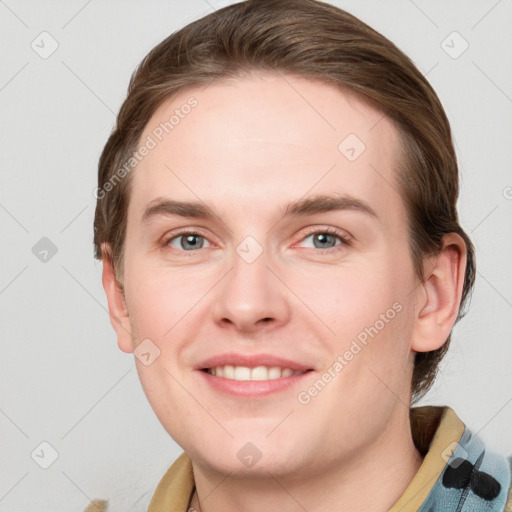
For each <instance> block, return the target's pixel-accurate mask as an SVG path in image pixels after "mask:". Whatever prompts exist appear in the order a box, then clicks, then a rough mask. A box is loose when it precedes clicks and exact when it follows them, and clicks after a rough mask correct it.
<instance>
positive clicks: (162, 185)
mask: <svg viewBox="0 0 512 512" xmlns="http://www.w3.org/2000/svg"><path fill="white" fill-rule="evenodd" d="M140 145H141V146H142V145H147V146H148V147H149V146H151V149H150V150H149V151H147V152H146V153H147V154H146V155H145V156H144V158H142V159H141V161H140V163H139V164H138V165H137V167H136V169H135V171H133V176H132V179H133V183H132V196H131V199H130V207H129V210H130V211H132V212H133V211H138V212H139V213H140V212H141V211H142V210H143V209H144V207H145V206H146V205H147V204H148V203H149V202H150V201H152V200H154V199H155V198H157V197H161V196H170V197H172V198H175V199H178V200H196V201H197V200H200V201H201V200H204V201H205V202H207V203H208V204H211V205H213V206H214V207H216V208H217V207H218V208H219V209H226V208H235V209H244V211H247V210H250V209H252V210H254V213H255V214H258V213H260V214H261V213H262V212H263V211H268V210H269V209H270V208H273V207H274V205H277V206H281V205H282V204H284V203H286V202H288V201H292V200H297V199H299V198H301V197H304V196H305V195H308V193H311V194H320V193H328V192H340V193H346V194H348V195H351V196H354V197H362V198H364V199H365V200H366V201H367V202H369V203H372V204H374V205H376V209H379V208H380V209H384V210H386V209H392V208H393V205H394V207H395V209H396V208H397V206H398V207H399V206H400V205H397V204H396V203H397V202H399V203H401V198H400V197H399V196H398V193H397V186H396V185H395V172H396V167H397V161H398V159H399V155H398V147H399V145H398V133H397V130H396V128H395V127H394V125H393V123H392V121H391V120H390V119H388V118H387V117H385V116H384V115H383V114H382V113H381V112H380V111H378V110H376V109H375V108H374V107H372V106H370V105H369V104H368V103H367V102H363V101H362V100H361V99H360V98H358V97H357V96H356V95H354V94H352V93H349V92H347V91H342V90H340V89H338V88H335V87H334V86H332V85H328V84H326V83H323V82H320V81H318V80H311V79H306V78H303V77H298V76H293V75H281V74H253V75H251V76H247V77H243V78H237V79H230V80H220V81H217V82H214V83H212V84H210V85H209V86H207V87H206V88H204V87H203V88H198V87H194V88H189V89H186V90H183V91H181V92H180V93H179V94H177V95H176V96H174V97H172V98H170V99H168V100H167V101H165V102H164V103H163V104H162V105H161V106H160V107H159V108H158V109H157V111H156V112H155V113H154V115H153V116H152V118H151V119H150V121H149V122H148V124H147V126H146V127H145V129H144V132H143V134H142V136H141V139H140ZM402 213H403V212H402Z"/></svg>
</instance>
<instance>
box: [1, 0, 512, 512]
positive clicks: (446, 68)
mask: <svg viewBox="0 0 512 512" xmlns="http://www.w3.org/2000/svg"><path fill="white" fill-rule="evenodd" d="M227 3H232V2H223V3H219V2H215V1H210V2H206V1H203V0H195V1H189V2H178V1H169V0H166V1H163V0H160V1H157V0H151V1H148V2H143V1H139V2H135V1H120V0H116V1H109V2H105V1H104V2H101V1H100V0H89V1H84V0H73V1H59V2H56V1H45V2H35V1H28V0H5V1H0V27H1V32H0V34H1V36H0V37H1V48H2V66H1V70H0V102H1V109H2V110H1V112H2V123H1V128H0V129H1V180H2V181H1V188H0V222H1V233H2V237H1V241H2V250H1V251H0V269H1V273H0V312H1V349H2V357H1V362H0V365H1V372H0V389H1V391H0V434H1V441H0V511H1V512H7V511H9V512H21V511H29V510H37V511H38V512H50V511H52V512H55V511H57V510H59V511H82V510H83V509H84V508H85V507H86V506H87V504H88V502H89V499H90V498H95V497H100V498H105V499H109V500H110V510H111V511H113V512H115V511H121V510H122V511H126V512H129V511H135V510H145V509H146V507H147V504H148V502H149V499H150V497H151V495H152V492H153V491H154V488H155V486H156V484H157V483H158V481H159V480H160V478H161V476H162V475H163V473H164V472H165V470H166V469H167V468H168V466H169V465H170V464H171V463H172V462H173V460H174V459H175V458H176V457H177V456H178V455H179V453H181V451H182V450H181V448H180V447H179V446H177V445H176V444H175V443H174V442H173V440H172V439H171V438H170V437H169V436H168V435H167V433H166V432H165V431H164V429H163V428H162V427H161V425H160V424H159V422H158V420H157V418H156V416H155V415H154V413H153V411H152V410H151V408H150V406H149V405H148V403H147V401H146V398H145V396H144V394H143V391H142V389H141V386H140V384H139V381H138V377H137V373H136V370H135V365H134V360H133V355H131V354H130V355H126V354H124V353H122V352H121V351H119V349H118V348H117V344H116V339H115V336H114V332H113V330H112V328H111V326H110V323H109V318H108V314H107V312H106V311H107V310H106V305H107V303H106V299H105V295H104V292H103V289H102V286H101V265H100V264H99V263H98V262H96V261H95V260H94V259H93V246H92V223H93V214H94V207H95V199H94V197H93V189H94V188H95V186H96V172H97V161H98V157H99V154H100V151H101V149H102V147H103V145H104V144H105V142H106V140H107V137H108V135H109V133H110V130H111V128H112V126H113V123H114V116H115V113H117V111H118V109H119V107H120V105H121V102H122V101H123V99H124V97H125V93H126V88H127V85H128V80H129V78H130V75H131V72H132V71H133V70H134V68H135V66H136V65H137V64H138V63H139V61H140V60H141V59H142V58H143V56H144V55H145V54H146V53H147V52H148V51H149V50H150V49H151V48H152V47H153V46H154V45H155V44H157V43H158V42H160V41H161V40H162V39H163V38H165V37H166V36H168V35H169V34H170V33H171V32H173V31H174V30H176V29H177V28H180V27H182V26H184V25H185V24H187V23H188V22H190V21H192V20H193V19H196V18H199V17H201V16H203V15H205V14H207V13H208V12H211V10H212V8H218V7H220V6H223V5H227ZM332 3H335V4H336V5H338V6H340V7H342V8H345V9H347V10H348V11H349V12H351V13H353V14H355V15H356V16H359V17H360V18H361V19H362V20H364V21H365V22H367V23H369V24H370V25H372V26H373V27H375V28H376V29H377V30H379V31H381V32H382V33H384V34H385V35H386V36H388V37H389V38H390V39H391V40H392V41H394V42H395V43H396V44H397V45H398V46H399V47H400V48H402V49H403V50H404V51H405V52H406V53H407V54H408V55H409V56H410V57H411V58H412V59H413V61H414V62H415V63H416V64H417V66H418V67H419V68H420V69H421V70H422V71H423V72H424V73H425V74H427V76H428V79H429V80H430V81H431V83H432V84H433V86H434V88H435V89H436V91H437V92H438V94H439V96H440V98H441V101H442V102H443V104H444V106H445V108H446V111H447V113H448V116H449V118H450V121H451V123H452V128H453V131H454V134H455V141H456V147H457V150H458V156H459V159H460V168H461V172H462V175H463V178H462V184H461V197H460V216H461V221H462V225H463V227H464V228H465V229H466V230H467V231H468V233H470V235H471V236H472V239H473V241H474V243H475V245H476V249H477V261H478V277H477V283H476V290H475V293H474V296H473V300H472V303H471V308H470V312H469V313H468V315H467V317H466V318H465V319H464V320H463V321H462V322H461V323H460V324H458V326H457V327H456V328H455V331H454V335H453V342H452V347H451V350H450V353H449V355H448V356H447V358H446V359H445V361H444V363H443V365H442V374H441V376H440V378H439V379H438V381H437V384H436V385H435V387H434V389H433V390H432V392H430V393H429V395H428V396H427V397H426V399H425V400H423V401H422V402H421V403H433V404H441V405H443V404H448V405H450V406H452V407H453V408H454V409H455V411H456V412H457V413H458V414H459V416H460V417H461V418H462V419H463V421H464V422H465V423H466V424H467V425H469V426H471V428H472V429H473V431H474V432H478V434H479V435H480V436H481V437H482V438H483V439H484V441H485V442H486V443H487V444H488V445H489V448H490V449H495V450H499V451H501V452H503V453H504V454H508V453H510V452H511V451H512V438H511V436H510V432H511V431H512V428H511V425H512V372H511V367H512V357H511V356H512V341H511V330H512V329H511V328H512V314H511V313H512V270H511V267H510V262H511V261H512V258H511V255H512V241H511V234H512V188H511V187H512V172H511V169H512V154H511V153H512V152H511V140H512V139H511V132H512V129H511V127H512V124H511V121H512V99H511V98H512V59H511V53H512V52H511V49H512V31H511V30H510V27H511V26H512V3H511V1H510V0H500V1H496V0H476V1H471V2H468V1H467V0H457V1H455V0H451V1H441V0H437V1H433V0H429V1H427V0H415V1H414V2H413V1H412V0H393V1H389V0H387V1H386V2H383V1H376V0H374V1H369V0H368V1H361V0H343V1H338V2H332ZM44 31H46V32H48V33H49V34H50V36H47V35H40V34H41V32H44ZM454 31H456V32H458V34H459V35H460V37H459V36H458V35H456V34H455V35H454V34H452V33H453V32H454ZM462 38H463V39H462ZM52 40H55V41H56V42H57V44H58V48H57V49H56V51H55V52H54V53H53V54H52V55H50V56H48V57H47V58H42V57H41V56H40V54H41V53H43V54H44V52H49V50H51V45H52V44H55V43H53V42H52ZM443 41H444V43H443ZM464 41H467V43H468V44H469V47H468V49H467V50H466V51H465V52H464V53H462V54H461V55H457V54H458V53H459V52H460V51H461V50H462V49H463V48H464V44H465V43H464ZM31 44H32V45H33V46H34V47H35V48H36V49H37V51H36V50H35V49H33V48H32V47H31ZM38 52H39V53H38ZM447 52H448V53H447ZM449 53H451V56H450V55H449ZM44 56H46V55H44ZM454 56H457V58H454ZM42 237H47V238H49V239H50V240H51V241H52V243H53V244H54V245H55V246H56V248H57V253H56V254H55V255H54V256H53V257H52V256H51V252H50V253H49V254H48V255H47V260H48V261H46V262H42V261H40V260H39V259H38V258H37V257H36V255H35V254H34V253H33V252H32V248H33V247H34V246H35V245H36V243H38V241H39V240H40V239H41V238H42ZM36 252H37V251H36ZM40 257H42V255H40ZM43 441H45V442H47V443H49V444H50V445H51V447H50V446H47V445H42V446H41V445H40V443H41V442H43ZM52 450H55V452H56V455H58V458H57V459H56V460H55V462H54V463H53V464H51V465H50V467H49V468H48V469H42V468H41V467H40V465H41V464H43V465H44V464H49V463H50V462H51V461H52V459H51V457H52V454H53V451H52ZM31 454H32V455H31ZM36 461H37V462H36Z"/></svg>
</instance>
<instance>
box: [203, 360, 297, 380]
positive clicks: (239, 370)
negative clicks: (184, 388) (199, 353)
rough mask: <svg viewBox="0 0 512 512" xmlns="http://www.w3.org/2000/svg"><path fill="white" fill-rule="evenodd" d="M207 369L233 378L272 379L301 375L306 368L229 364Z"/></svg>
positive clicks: (214, 373) (221, 375) (216, 374)
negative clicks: (293, 368) (295, 369)
mask: <svg viewBox="0 0 512 512" xmlns="http://www.w3.org/2000/svg"><path fill="white" fill-rule="evenodd" d="M207 371H208V373H209V374H210V375H215V376H216V377H225V378H226V379H233V380H272V379H279V378H280V377H290V376H291V375H299V374H301V373H304V371H305V370H303V371H294V370H291V369H290V368H281V367H279V366H270V367H269V366H256V367H255V368H249V367H247V366H231V365H229V364H227V365H225V366H216V367H215V368H208V370H207Z"/></svg>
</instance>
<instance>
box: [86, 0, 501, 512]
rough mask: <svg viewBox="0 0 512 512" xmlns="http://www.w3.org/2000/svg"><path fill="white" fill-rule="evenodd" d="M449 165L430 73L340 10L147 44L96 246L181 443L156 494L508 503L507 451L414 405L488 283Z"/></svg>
mask: <svg viewBox="0 0 512 512" xmlns="http://www.w3.org/2000/svg"><path fill="white" fill-rule="evenodd" d="M457 174H458V171H457V163H456V156H455V151H454V148H453V145H452V140H451V133H450V126H449V123H448V120H447V118H446V115H445V113H444V111H443V108H442V106H441V104H440V102H439V100H438V98H437V96H436V94H435V93H434V91H433V90H432V88H431V87H430V85H429V84H428V82H427V81H426V80H425V78H424V77H423V76H422V75H421V74H420V73H419V71H418V70H417V69H416V68H415V67H414V65H413V64H412V63H411V62H410V60H408V58H407V57H406V56H405V55H404V54H403V53H401V52H400V51H399V50H398V49H397V48H396V47H395V46H394V45H393V44H392V43H391V42H390V41H389V40H387V39H386V38H384V37H383V36H382V35H380V34H378V33H377V32H375V31H374V30H373V29H371V28H370V27H368V26H367V25H365V24H364V23H362V22H361V21H360V20H358V19H356V18H354V17H353V16H351V15H349V14H347V13H346V12H343V11H341V10H339V9H337V8H335V7H332V6H329V5H327V4H322V3H318V2H315V1H313V0H299V1H297V0H293V1H286V0H282V1H267V0H259V1H249V2H244V3H240V4H235V5H231V6H229V7H226V8H224V9H221V10H219V11H217V12H215V13H213V14H211V15H209V16H206V17H205V18H202V19H201V20H199V21H196V22H194V23H192V24H190V25H188V26H187V27H185V28H184V29H182V30H181V31H179V32H177V33H175V34H173V35H171V36H170V37H169V38H167V39H166V40H165V41H163V42H162V43H161V44H159V45H158V46H157V47H156V48H155V49H153V50H152V51H151V52H150V54H149V55H148V56H147V57H146V58H145V59H144V61H143V62H142V64H141V66H140V67H139V69H138V70H137V72H136V73H135V74H134V76H133V77H132V80H131V83H130V89H129V94H128V97H127V99H126V101H125V102H124V104H123V106H122V108H121V111H120V113H119V116H118V121H117V126H116V128H115V130H114V131H113V133H112V135H111V136H110V138H109V140H108V142H107V145H106V147H105V149H104V152H103V154H102V157H101V160H100V168H99V183H98V193H97V196H98V203H97V209H96V218H95V240H94V241H95V247H96V257H97V258H100V259H102V261H103V265H104V266H103V285H104V288H105V291H106V294H107V298H108V304H109V310H110V314H111V319H112V325H113V327H114V329H115V331H116V333H117V338H118V344H119V347H120V349H121V350H123V351H125V352H134V353H135V355H136V365H137V370H138V373H139V377H140V380H141V383H142V386H143V389H144V391H145V393H146V396H147V398H148V400H149V402H150V404H151V406H152V407H153V409H154V411H155V413H156V415H157V416H158V418H159V420H160V422H161V423H162V425H163V426H164V428H165V429H166V430H167V432H169V434H170V436H171V437H172V438H173V439H174V440H175V441H176V442H177V443H178V444H179V445H180V446H181V447H182V448H183V449H184V453H183V454H182V455H181V456H180V457H179V458H178V460H177V461H175V462H174V464H173V465H172V466H171V468H170V469H169V471H168V472H167V473H166V474H165V475H164V477H163V478H162V480H161V482H160V483H159V485H158V487H157V489H156V491H155V493H154V495H153V498H152V501H151V504H150V506H149V511H150V512H156V511H173V512H182V511H186V510H189V509H190V510H196V511H203V512H218V511H221V510H223V511H224V510H230V511H236V510H244V511H246V512H253V511H260V510H280V511H287V512H292V511H294V512H295V511H299V510H307V511H308V512H316V511H320V510H343V511H344V512H355V511H361V510H365V511H366V510H372V511H373V512H381V511H382V512H385V511H393V512H398V511H422V512H427V511H442V512H451V511H474V510H488V511H503V510H505V507H506V500H507V492H508V488H509V484H510V469H509V467H508V462H507V460H506V459H505V458H504V457H502V456H500V455H498V454H493V453H489V452H488V451H486V450H485V449H484V446H483V445H482V443H481V441H480V440H479V439H478V437H476V436H474V435H473V434H472V433H471V431H470V430H469V429H468V428H467V427H466V426H465V425H464V423H463V422H462V421H461V420H460V419H459V418H458V417H457V415H456V414H455V412H454V411H453V410H452V409H451V408H449V407H446V406H444V407H433V406H429V407H412V408H411V403H413V402H414V401H415V400H417V399H418V398H419V397H420V396H422V395H423V394H424V393H425V392H426V391H427V390H428V389H429V387H430V386H431V384H432V382H433V380H434V377H435V374H436V369H437V365H438V363H439V361H440V359H441V358H442V356H443V355H444V353H445V352H446V350H447V348H448V344H449V339H450V333H451V330H452V327H453V325H454V324H455V322H456V321H457V319H458V318H460V316H461V314H462V306H463V305H464V302H465V300H466V299H467V297H468V296H469V294H470V292H471V288H472V286H473V282H474V272H475V267H474V252H473V247H472V244H471V242H470V240H469V238H468V237H467V235H466V234H465V232H464V231H463V230H462V228H461V227H460V225H459V223H458V219H457V211H456V201H457V195H458V175H457ZM508 506H510V505H508Z"/></svg>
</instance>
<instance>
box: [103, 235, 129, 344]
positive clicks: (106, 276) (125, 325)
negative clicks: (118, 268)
mask: <svg viewBox="0 0 512 512" xmlns="http://www.w3.org/2000/svg"><path fill="white" fill-rule="evenodd" d="M102 254H103V258H102V263H103V274H102V283H103V288H104V290H105V293H106V295H107V301H108V310H109V314H110V323H111V324H112V327H113V328H114V330H115V332H116V335H117V345H118V346H119V348H120V349H121V350H122V351H123V352H126V353H131V352H133V349H134V347H133V338H132V335H131V326H130V317H129V313H128V310H127V308H126V302H125V297H124V294H123V292H122V290H121V288H120V285H119V283H118V281H117V280H116V276H115V271H114V266H113V264H112V260H111V259H110V257H109V256H108V255H109V254H110V252H109V249H108V245H107V244H102Z"/></svg>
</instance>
